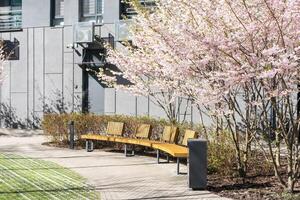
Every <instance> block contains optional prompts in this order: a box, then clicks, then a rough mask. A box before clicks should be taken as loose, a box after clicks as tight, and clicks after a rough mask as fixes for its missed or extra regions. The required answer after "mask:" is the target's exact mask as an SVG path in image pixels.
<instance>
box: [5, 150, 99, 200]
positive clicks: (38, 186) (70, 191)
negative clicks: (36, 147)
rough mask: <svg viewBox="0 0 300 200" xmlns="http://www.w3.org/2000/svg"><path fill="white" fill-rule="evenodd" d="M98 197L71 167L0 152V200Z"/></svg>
mask: <svg viewBox="0 0 300 200" xmlns="http://www.w3.org/2000/svg"><path fill="white" fill-rule="evenodd" d="M8 199H12V200H21V199H22V200H23V199H25V200H29V199H30V200H40V199H41V200H42V199H43V200H48V199H54V200H68V199H70V200H71V199H72V200H75V199H80V200H81V199H100V198H99V196H98V194H97V193H96V192H95V191H94V189H93V188H92V187H91V186H89V185H87V184H85V180H84V179H83V178H82V177H81V176H80V175H78V174H77V173H75V172H73V171H71V170H70V169H67V168H64V167H61V166H59V165H57V164H55V163H52V162H49V161H44V160H40V159H33V158H27V157H23V156H19V155H15V154H7V153H0V200H8Z"/></svg>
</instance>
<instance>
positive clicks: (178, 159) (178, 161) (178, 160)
mask: <svg viewBox="0 0 300 200" xmlns="http://www.w3.org/2000/svg"><path fill="white" fill-rule="evenodd" d="M179 165H180V158H177V175H179V173H180V172H179Z"/></svg>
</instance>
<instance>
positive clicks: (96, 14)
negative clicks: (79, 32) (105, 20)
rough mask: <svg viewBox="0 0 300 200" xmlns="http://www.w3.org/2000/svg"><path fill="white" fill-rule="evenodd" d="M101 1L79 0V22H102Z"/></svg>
mask: <svg viewBox="0 0 300 200" xmlns="http://www.w3.org/2000/svg"><path fill="white" fill-rule="evenodd" d="M102 14H103V0H81V20H80V21H91V22H95V23H101V22H102Z"/></svg>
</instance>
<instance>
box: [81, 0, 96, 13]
mask: <svg viewBox="0 0 300 200" xmlns="http://www.w3.org/2000/svg"><path fill="white" fill-rule="evenodd" d="M95 8H96V2H95V0H84V1H83V15H94V14H95Z"/></svg>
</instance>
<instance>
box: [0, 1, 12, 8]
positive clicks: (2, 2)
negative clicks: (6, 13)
mask: <svg viewBox="0 0 300 200" xmlns="http://www.w3.org/2000/svg"><path fill="white" fill-rule="evenodd" d="M5 6H10V3H9V0H1V1H0V7H5Z"/></svg>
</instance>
